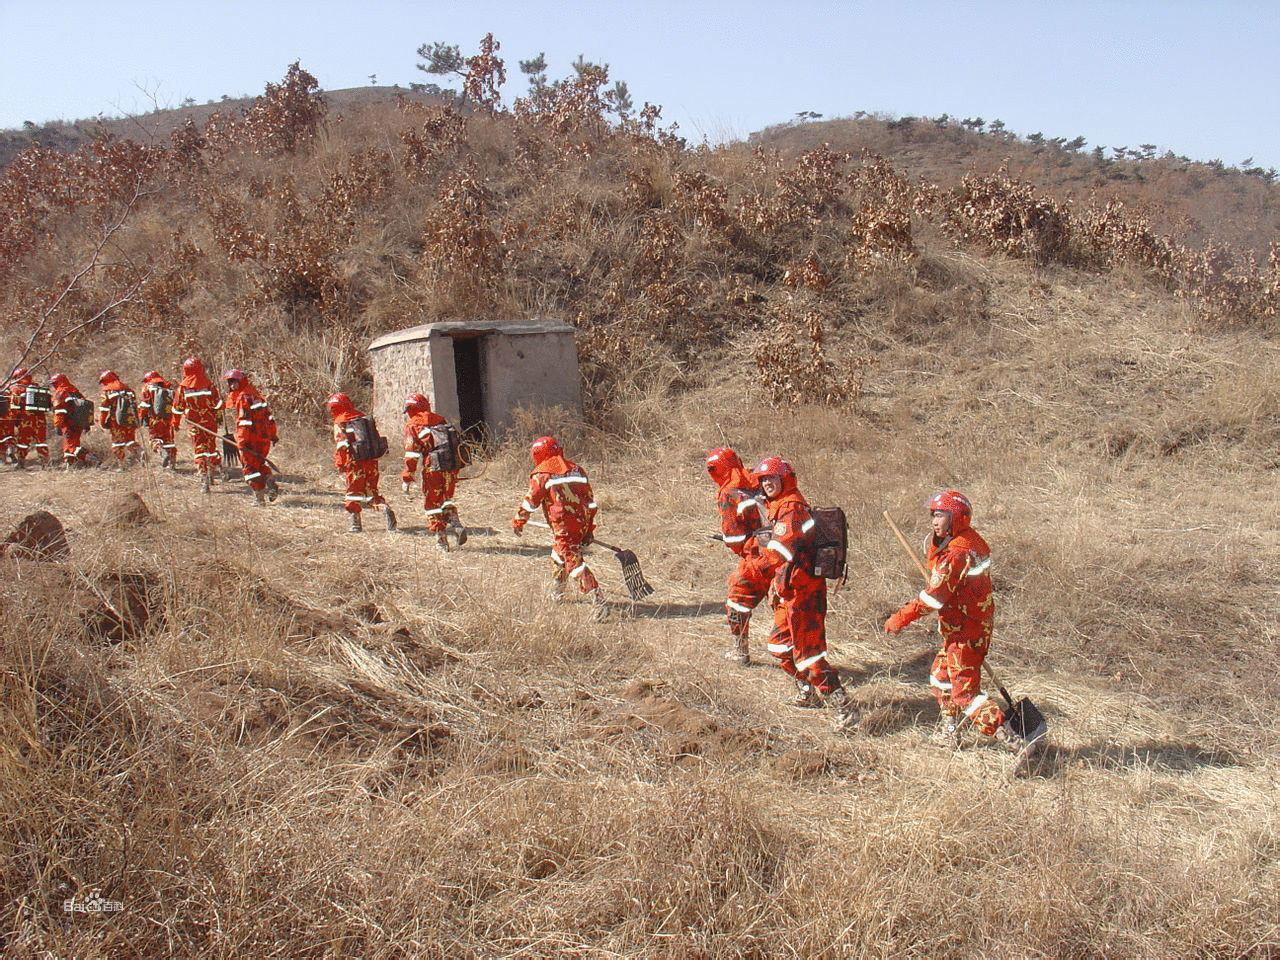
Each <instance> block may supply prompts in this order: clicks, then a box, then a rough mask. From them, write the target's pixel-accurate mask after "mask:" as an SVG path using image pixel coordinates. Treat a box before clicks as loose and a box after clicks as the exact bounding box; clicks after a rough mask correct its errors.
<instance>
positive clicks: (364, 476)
mask: <svg viewBox="0 0 1280 960" xmlns="http://www.w3.org/2000/svg"><path fill="white" fill-rule="evenodd" d="M327 406H328V407H329V416H331V417H332V418H333V465H334V467H336V468H337V469H338V472H340V473H341V474H342V476H343V478H344V479H345V480H346V482H347V496H346V500H345V501H344V502H343V507H342V508H343V509H344V510H346V511H347V513H349V514H351V527H350V531H351V532H352V533H359V532H360V531H361V530H362V529H364V527H363V525H362V523H361V521H360V511H361V510H362V509H364V508H365V507H368V508H369V509H371V510H372V509H375V508H377V507H378V506H381V507H382V509H383V510H385V511H386V521H387V529H388V530H395V528H396V515H395V513H394V512H393V511H392V509H391V507H390V506H389V505H388V504H387V501H386V500H384V499H383V497H382V495H381V494H380V493H378V459H377V457H376V456H375V457H373V458H372V459H369V460H357V459H356V458H355V457H354V456H352V450H351V447H352V443H353V441H354V440H355V434H354V428H353V427H352V423H353V421H356V420H359V419H361V418H364V414H363V413H361V412H360V411H359V410H357V409H356V407H355V404H353V403H352V402H351V398H350V397H348V396H347V395H346V394H345V393H335V394H333V395H332V396H331V397H329V399H328V401H327Z"/></svg>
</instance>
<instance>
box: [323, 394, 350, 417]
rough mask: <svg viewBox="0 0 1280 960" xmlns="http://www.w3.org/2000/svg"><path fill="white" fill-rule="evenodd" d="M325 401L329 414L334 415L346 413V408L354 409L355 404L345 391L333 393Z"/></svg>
mask: <svg viewBox="0 0 1280 960" xmlns="http://www.w3.org/2000/svg"><path fill="white" fill-rule="evenodd" d="M325 403H326V404H327V405H328V407H329V415H330V416H331V417H336V416H337V415H338V414H340V413H346V412H347V411H348V410H354V409H355V408H356V405H355V404H354V403H352V402H351V398H350V397H348V396H347V395H346V394H345V393H335V394H333V395H332V396H331V397H329V399H328V400H326V401H325Z"/></svg>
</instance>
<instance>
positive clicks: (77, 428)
mask: <svg viewBox="0 0 1280 960" xmlns="http://www.w3.org/2000/svg"><path fill="white" fill-rule="evenodd" d="M49 385H50V386H51V387H53V429H54V430H56V431H57V432H58V433H60V434H61V435H62V465H63V466H64V467H65V468H66V469H68V470H71V469H75V468H78V467H84V466H87V465H88V463H89V451H88V450H86V449H85V446H84V444H83V443H81V442H80V440H81V437H83V436H84V432H85V431H86V430H89V429H91V428H92V427H93V404H92V403H91V402H90V401H89V400H88V398H86V397H85V395H84V394H83V393H81V392H80V389H79V387H77V386H76V385H75V384H74V383H72V382H71V380H70V379H69V378H68V377H67V375H66V374H65V373H55V374H54V375H53V376H52V377H51V378H50V380H49Z"/></svg>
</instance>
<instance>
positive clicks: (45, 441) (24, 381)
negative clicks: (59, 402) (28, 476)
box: [9, 367, 53, 470]
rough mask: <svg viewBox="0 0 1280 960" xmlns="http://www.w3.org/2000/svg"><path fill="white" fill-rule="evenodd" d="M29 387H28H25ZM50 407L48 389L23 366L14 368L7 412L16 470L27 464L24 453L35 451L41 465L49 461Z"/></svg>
mask: <svg viewBox="0 0 1280 960" xmlns="http://www.w3.org/2000/svg"><path fill="white" fill-rule="evenodd" d="M28 388H31V389H28ZM52 409H53V404H52V396H51V395H50V394H49V391H48V390H46V389H45V388H43V387H40V386H38V385H37V384H36V382H35V380H34V378H33V377H32V376H31V374H30V372H29V371H28V370H27V368H26V367H19V368H18V369H17V370H14V371H13V385H12V386H11V387H10V388H9V414H10V416H12V417H13V425H14V431H13V432H14V453H15V454H16V456H17V460H16V462H15V464H14V466H16V467H17V468H18V469H19V470H25V469H26V468H27V457H28V456H29V455H32V454H34V455H35V456H36V457H38V458H39V459H40V463H41V466H45V465H47V464H48V463H49V421H48V415H49V412H50V411H51V410H52Z"/></svg>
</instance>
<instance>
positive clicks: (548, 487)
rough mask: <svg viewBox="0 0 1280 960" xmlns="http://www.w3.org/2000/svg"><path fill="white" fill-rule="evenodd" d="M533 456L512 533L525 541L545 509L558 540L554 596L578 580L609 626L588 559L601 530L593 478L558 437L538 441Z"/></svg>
mask: <svg viewBox="0 0 1280 960" xmlns="http://www.w3.org/2000/svg"><path fill="white" fill-rule="evenodd" d="M530 455H531V456H532V457H533V469H532V470H531V471H530V472H529V489H528V491H527V492H526V493H525V496H524V501H523V502H522V503H521V504H520V506H518V507H517V508H516V515H515V517H514V518H512V520H511V529H512V530H513V531H514V532H515V534H516V536H519V535H520V534H522V533H523V532H524V527H525V524H526V523H528V522H529V517H530V516H531V515H532V514H533V511H535V510H538V509H541V510H542V515H543V517H544V518H545V520H546V522H547V526H549V527H550V528H551V534H552V536H553V537H554V538H555V544H554V546H552V548H551V563H552V592H553V593H554V594H555V595H556V596H561V595H563V593H564V587H565V584H566V583H568V582H569V581H570V580H576V581H577V583H578V590H579V592H581V593H588V594H590V595H591V599H592V602H593V603H594V604H595V612H594V616H595V619H596V620H606V619H608V616H609V606H608V604H607V603H606V602H605V599H604V590H603V589H601V587H600V582H599V581H598V580H596V576H595V574H594V573H592V572H591V568H590V567H588V566H587V561H586V560H585V559H583V556H582V548H583V547H585V546H586V545H587V544H589V543H590V542H591V538H592V536H593V534H594V533H595V529H596V511H597V507H596V501H595V496H594V495H593V494H592V492H591V483H590V481H589V480H588V479H587V473H586V471H585V470H583V469H582V468H581V467H580V466H578V465H577V464H576V463H574V462H573V461H571V460H569V459H568V458H566V457H565V455H564V450H562V449H561V447H560V444H559V442H558V441H557V440H556V438H555V437H539V438H538V439H537V440H535V441H533V447H532V448H531V450H530Z"/></svg>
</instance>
